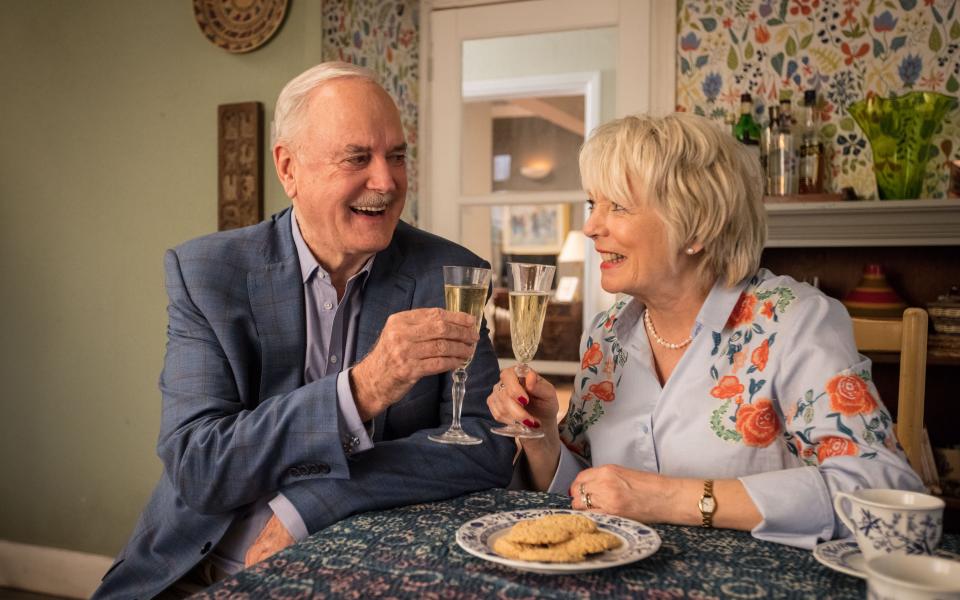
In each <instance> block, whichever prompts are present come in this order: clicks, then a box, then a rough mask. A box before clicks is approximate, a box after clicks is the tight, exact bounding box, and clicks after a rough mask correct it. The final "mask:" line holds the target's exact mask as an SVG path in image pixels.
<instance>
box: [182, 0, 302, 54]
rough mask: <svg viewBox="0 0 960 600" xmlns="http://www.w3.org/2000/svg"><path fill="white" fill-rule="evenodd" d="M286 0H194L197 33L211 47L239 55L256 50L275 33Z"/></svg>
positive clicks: (283, 13)
mask: <svg viewBox="0 0 960 600" xmlns="http://www.w3.org/2000/svg"><path fill="white" fill-rule="evenodd" d="M288 2H289V0H193V14H194V17H195V18H196V20H197V24H198V25H200V31H202V32H203V35H204V36H206V38H207V39H208V40H210V42H211V43H212V44H215V45H217V46H219V47H221V48H223V49H224V50H226V51H227V52H233V53H235V54H240V53H242V52H250V51H251V50H256V49H257V48H259V47H260V46H262V45H264V44H265V43H267V40H269V39H270V38H271V37H273V34H274V33H276V32H277V29H278V28H279V27H280V24H281V23H282V22H283V17H284V15H286V13H287V4H288Z"/></svg>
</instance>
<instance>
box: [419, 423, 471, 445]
mask: <svg viewBox="0 0 960 600" xmlns="http://www.w3.org/2000/svg"><path fill="white" fill-rule="evenodd" d="M427 438H429V439H430V440H431V441H434V442H440V443H441V444H459V445H461V446H476V445H477V444H482V443H483V440H482V439H480V438H478V437H473V436H472V435H470V434H468V433H467V432H465V431H464V430H462V429H454V428H452V427H451V428H450V429H448V430H446V431H444V432H443V434H441V435H435V434H430V435H428V436H427Z"/></svg>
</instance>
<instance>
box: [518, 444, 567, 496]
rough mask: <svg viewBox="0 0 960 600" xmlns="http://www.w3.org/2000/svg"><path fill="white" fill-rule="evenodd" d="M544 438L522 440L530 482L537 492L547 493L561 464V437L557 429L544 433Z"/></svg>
mask: <svg viewBox="0 0 960 600" xmlns="http://www.w3.org/2000/svg"><path fill="white" fill-rule="evenodd" d="M544 433H545V435H544V436H543V437H542V438H521V439H520V444H521V445H522V446H523V453H524V455H525V458H526V463H527V469H528V476H529V478H528V479H529V481H530V482H531V483H532V484H533V487H535V488H536V489H537V490H540V491H545V490H546V489H547V488H549V487H550V482H551V481H553V476H554V475H555V474H556V472H557V466H558V465H559V464H560V436H559V435H558V434H557V431H556V428H554V429H553V431H552V435H551V432H544Z"/></svg>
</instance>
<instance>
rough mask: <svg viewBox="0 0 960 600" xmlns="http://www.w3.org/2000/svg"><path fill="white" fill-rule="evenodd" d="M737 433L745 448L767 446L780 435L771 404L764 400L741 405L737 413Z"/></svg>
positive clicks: (775, 414) (776, 418)
mask: <svg viewBox="0 0 960 600" xmlns="http://www.w3.org/2000/svg"><path fill="white" fill-rule="evenodd" d="M737 431H739V432H740V435H741V436H743V443H744V444H746V445H747V446H756V447H758V448H764V447H766V446H769V445H770V444H771V443H772V442H773V440H775V439H776V438H777V434H779V433H780V419H779V418H778V417H777V411H775V410H774V409H773V403H772V402H771V401H770V400H766V399H764V400H757V401H756V402H754V403H753V404H743V405H741V406H740V409H739V410H738V411H737Z"/></svg>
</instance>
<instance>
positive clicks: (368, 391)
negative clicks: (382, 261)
mask: <svg viewBox="0 0 960 600" xmlns="http://www.w3.org/2000/svg"><path fill="white" fill-rule="evenodd" d="M479 339H480V336H479V334H478V333H477V326H476V321H475V320H474V318H473V317H472V316H470V315H468V314H466V313H461V312H451V311H448V310H443V309H442V308H418V309H415V310H409V311H405V312H400V313H395V314H392V315H390V317H389V318H388V319H387V322H386V325H384V327H383V331H382V332H380V338H379V339H378V340H377V343H376V344H374V346H373V350H371V351H370V353H369V354H368V355H367V356H366V357H365V358H364V359H363V360H362V361H360V362H359V363H358V364H357V365H356V366H355V367H353V368H352V369H351V370H350V387H351V389H352V391H353V399H354V402H355V403H356V405H357V412H358V413H359V414H360V419H361V420H363V421H368V420H370V419H372V418H373V417H375V416H376V415H378V414H380V413H381V412H383V411H384V410H386V409H387V407H389V406H390V405H391V404H394V403H395V402H397V401H399V400H400V399H401V398H403V396H404V395H405V394H406V393H407V392H408V391H410V388H412V387H413V385H414V384H415V383H417V381H419V380H420V379H421V378H422V377H426V376H428V375H436V374H438V373H443V372H446V371H452V370H454V369H456V368H457V367H459V366H460V365H462V364H463V363H464V362H466V361H467V359H469V358H470V357H471V356H473V352H474V350H475V349H476V344H477V341H478V340H479Z"/></svg>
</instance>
